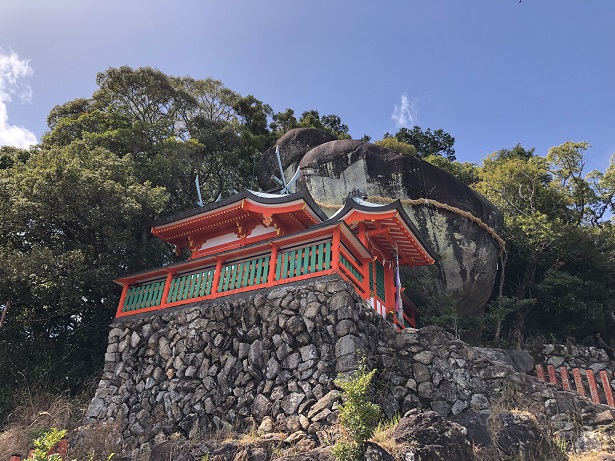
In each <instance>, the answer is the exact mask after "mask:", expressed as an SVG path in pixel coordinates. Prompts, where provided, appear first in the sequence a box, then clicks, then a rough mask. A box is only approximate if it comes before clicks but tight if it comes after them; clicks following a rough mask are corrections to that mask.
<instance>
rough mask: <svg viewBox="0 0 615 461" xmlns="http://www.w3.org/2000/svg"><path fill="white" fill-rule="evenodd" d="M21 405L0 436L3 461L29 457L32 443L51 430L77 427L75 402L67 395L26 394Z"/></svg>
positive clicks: (0, 455) (26, 392)
mask: <svg viewBox="0 0 615 461" xmlns="http://www.w3.org/2000/svg"><path fill="white" fill-rule="evenodd" d="M19 401H20V402H21V403H20V404H19V405H18V406H17V407H16V408H15V410H14V411H13V412H12V413H11V414H10V415H9V416H8V418H7V423H6V426H5V427H4V428H3V430H2V432H0V459H9V457H10V455H11V454H12V453H21V454H22V455H23V456H24V457H25V456H26V455H27V454H28V451H29V450H30V447H31V445H32V441H33V440H34V439H36V438H37V437H39V436H40V435H42V434H43V433H44V432H45V431H47V430H49V429H51V428H52V427H57V428H72V427H74V426H75V423H76V421H75V418H74V416H75V409H74V404H75V402H74V401H72V400H71V399H69V397H68V395H67V394H59V395H58V394H52V393H49V392H37V393H31V392H30V391H29V390H26V391H24V392H23V393H22V395H20V396H19Z"/></svg>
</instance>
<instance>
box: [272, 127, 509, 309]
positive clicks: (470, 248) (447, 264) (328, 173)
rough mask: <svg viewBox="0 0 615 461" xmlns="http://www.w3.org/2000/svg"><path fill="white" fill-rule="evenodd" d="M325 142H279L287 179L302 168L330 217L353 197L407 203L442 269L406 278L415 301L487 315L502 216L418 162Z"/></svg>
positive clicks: (352, 143) (293, 134)
mask: <svg viewBox="0 0 615 461" xmlns="http://www.w3.org/2000/svg"><path fill="white" fill-rule="evenodd" d="M317 133H323V135H322V136H318V135H317ZM325 135H328V134H327V133H324V132H320V131H319V130H315V129H305V128H304V129H295V130H291V131H289V132H288V133H286V134H285V135H284V136H283V137H282V138H280V140H279V142H278V144H279V145H280V146H281V149H280V153H281V157H282V162H283V168H285V169H286V174H285V176H286V177H287V179H289V178H290V177H291V176H292V175H293V173H294V172H295V171H296V168H297V167H300V168H301V174H300V176H299V180H298V181H297V185H296V187H297V188H307V189H308V190H309V192H310V193H311V194H312V196H313V197H314V199H315V200H316V201H317V202H319V204H321V206H322V208H323V211H324V212H325V213H327V214H329V215H330V214H332V213H334V212H335V211H336V210H337V208H338V207H339V206H341V204H342V203H343V200H344V199H345V198H346V197H347V195H348V193H349V192H351V191H353V190H354V189H360V190H361V191H363V192H365V193H366V194H367V195H368V196H369V197H372V200H374V198H376V199H375V200H378V198H380V199H381V200H384V201H386V200H392V199H397V198H399V199H402V203H403V204H404V209H405V210H406V212H407V213H408V216H409V217H410V219H411V220H412V221H413V223H414V224H415V225H416V227H417V228H418V230H419V232H420V233H421V235H422V236H423V237H424V238H425V239H426V240H427V242H428V243H429V244H430V245H431V247H432V248H433V250H434V251H435V252H436V253H437V254H438V255H439V257H440V258H439V261H438V262H437V263H436V265H435V266H432V267H429V268H422V269H413V270H412V271H407V272H405V277H406V279H407V280H408V279H409V281H410V282H411V285H412V289H411V290H412V291H411V292H410V293H409V294H410V295H411V296H412V294H413V292H414V293H416V292H419V291H420V293H421V294H427V295H432V294H445V295H448V296H449V297H450V299H451V300H453V302H454V303H455V304H456V309H457V311H458V312H459V313H460V314H462V315H480V314H482V313H483V311H484V307H485V303H486V302H487V300H488V298H489V296H490V294H491V292H492V288H493V283H494V280H495V276H496V272H497V265H498V255H499V253H500V249H501V246H500V245H501V241H500V242H498V241H497V240H496V238H494V235H497V234H499V233H501V229H502V214H501V213H500V211H499V210H498V209H497V208H496V207H495V206H494V205H493V204H492V203H490V202H489V201H488V200H486V199H485V198H484V197H482V196H481V195H480V194H478V193H476V192H475V191H473V190H472V189H471V188H470V187H468V186H467V185H466V184H464V183H462V182H461V181H459V180H457V179H456V178H454V177H453V176H451V175H450V174H448V173H447V172H445V171H443V170H441V169H439V168H437V167H435V166H433V165H431V164H430V163H428V162H425V161H423V160H421V159H419V158H417V157H413V156H408V155H402V154H399V153H396V152H392V151H390V150H388V149H385V148H383V147H380V146H377V145H375V144H371V143H365V142H361V141H356V140H352V139H345V140H334V141H328V142H325V139H326V136H325ZM272 161H275V162H276V163H277V159H275V152H274V151H273V150H272V151H271V152H267V153H266V154H265V155H264V158H263V163H262V164H263V165H269V164H270V163H271V162H272ZM269 171H271V170H269ZM266 185H267V184H266V183H265V182H261V186H263V187H265V186H266ZM424 199H427V200H428V201H429V202H428V201H426V200H424ZM480 223H482V225H480Z"/></svg>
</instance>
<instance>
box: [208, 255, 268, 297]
mask: <svg viewBox="0 0 615 461" xmlns="http://www.w3.org/2000/svg"><path fill="white" fill-rule="evenodd" d="M269 259H270V258H269V256H261V257H260V258H253V259H250V260H247V261H242V262H239V263H232V264H229V265H228V266H223V267H222V272H221V274H220V284H219V285H218V291H219V292H224V291H229V290H237V289H239V288H245V287H248V286H253V285H260V284H262V283H265V282H267V276H268V274H269Z"/></svg>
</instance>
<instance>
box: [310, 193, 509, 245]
mask: <svg viewBox="0 0 615 461" xmlns="http://www.w3.org/2000/svg"><path fill="white" fill-rule="evenodd" d="M367 200H369V201H370V202H374V203H393V202H395V201H396V199H391V198H388V197H382V196H380V195H373V196H369V197H368V198H367ZM399 200H400V201H401V203H402V205H412V206H419V205H422V206H429V205H433V206H434V207H436V208H440V209H443V210H447V211H450V212H451V213H455V214H457V215H459V216H462V217H464V218H466V219H468V220H470V221H472V222H473V223H474V224H476V225H477V226H478V227H480V228H481V229H483V230H484V231H485V232H487V234H489V236H490V237H491V238H492V239H493V240H495V242H496V243H497V245H498V247H499V249H500V255H501V254H503V253H504V252H505V251H506V242H505V241H504V239H502V237H500V236H499V235H498V233H497V232H496V231H495V230H494V229H493V228H492V227H490V226H489V225H487V224H486V223H485V222H483V221H482V220H481V219H480V218H477V217H476V216H474V215H473V214H472V213H470V212H469V211H464V210H462V209H461V208H457V207H454V206H451V205H448V204H446V203H442V202H438V201H437V200H431V199H427V198H419V199H399ZM316 204H317V205H318V206H319V207H320V208H326V209H330V210H332V209H338V208H339V207H340V206H341V205H334V204H330V203H323V202H319V201H316Z"/></svg>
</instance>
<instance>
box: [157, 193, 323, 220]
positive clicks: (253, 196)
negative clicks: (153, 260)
mask: <svg viewBox="0 0 615 461" xmlns="http://www.w3.org/2000/svg"><path fill="white" fill-rule="evenodd" d="M244 199H249V200H253V201H254V202H256V203H259V204H262V205H280V204H288V203H292V202H295V201H297V200H303V201H305V203H306V204H307V205H308V206H309V207H310V209H311V210H312V211H313V212H314V214H316V215H317V216H318V217H319V218H320V221H325V220H326V219H327V216H326V215H325V214H324V213H323V211H322V210H321V209H320V208H319V207H318V205H316V202H315V201H314V199H313V198H312V196H311V195H310V193H309V192H308V190H307V189H303V190H300V191H298V192H295V193H294V194H285V195H280V194H269V193H267V192H256V191H252V190H249V189H245V190H244V191H243V192H241V193H239V194H237V195H232V196H230V197H227V198H225V199H223V200H221V201H219V202H214V203H208V204H207V205H205V206H202V207H197V208H193V209H192V210H187V211H182V212H181V213H176V214H174V215H171V216H168V217H166V218H161V219H158V220H156V221H154V222H152V223H151V226H152V227H159V226H164V225H165V224H171V223H175V222H177V221H182V220H185V219H188V218H191V217H193V216H198V215H200V214H206V213H209V212H211V211H214V210H218V209H221V208H224V207H228V206H232V205H233V204H235V203H238V202H241V201H242V200H244Z"/></svg>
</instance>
